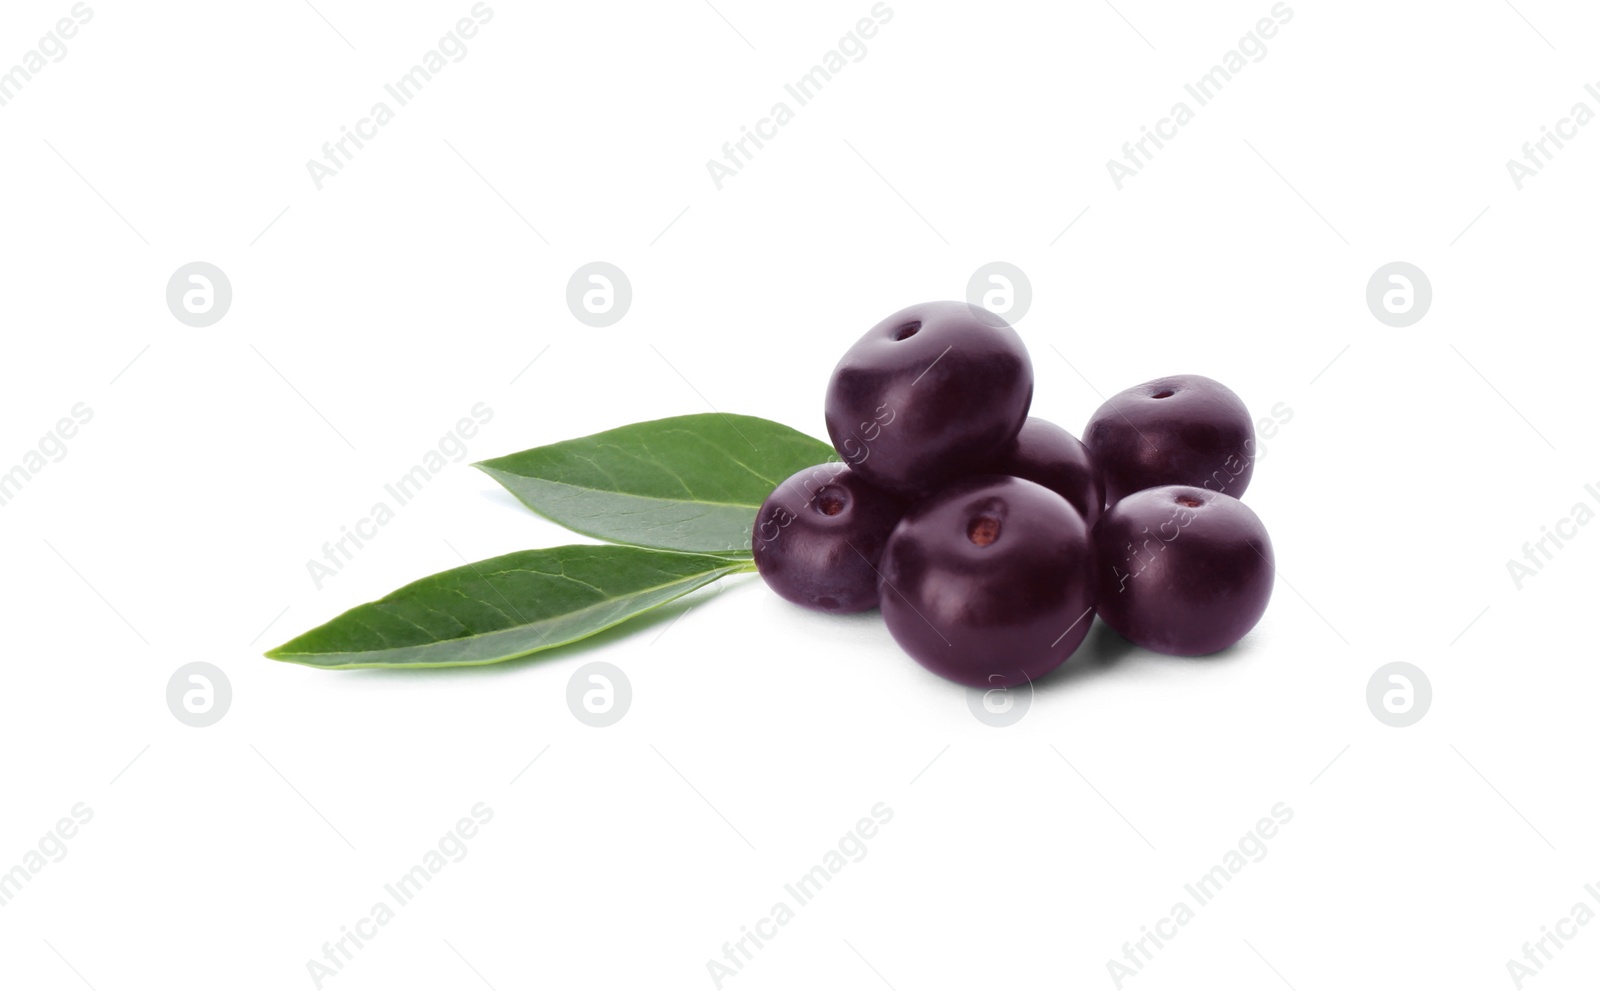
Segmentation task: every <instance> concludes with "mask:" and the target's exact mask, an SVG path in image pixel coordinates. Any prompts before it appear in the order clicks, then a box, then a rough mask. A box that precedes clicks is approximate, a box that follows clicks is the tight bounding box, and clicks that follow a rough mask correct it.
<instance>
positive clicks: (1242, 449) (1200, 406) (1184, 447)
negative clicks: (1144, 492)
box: [1083, 375, 1256, 503]
mask: <svg viewBox="0 0 1600 991" xmlns="http://www.w3.org/2000/svg"><path fill="white" fill-rule="evenodd" d="M1083 442H1084V443H1085V444H1087V445H1088V447H1089V451H1090V453H1092V454H1093V455H1094V459H1095V463H1096V464H1098V465H1099V466H1100V470H1101V471H1103V472H1104V473H1105V479H1106V498H1107V500H1108V501H1109V502H1111V503H1114V502H1116V501H1117V500H1118V499H1121V498H1123V497H1125V496H1127V495H1128V494H1130V493H1133V492H1138V491H1139V490H1140V489H1148V488H1152V487H1154V486H1157V485H1198V486H1201V487H1203V488H1209V489H1211V490H1213V491H1215V492H1221V493H1224V494H1226V495H1230V496H1233V497H1234V498H1238V497H1239V496H1242V495H1244V490H1245V487H1246V486H1248V485H1249V484H1250V476H1251V474H1252V472H1253V471H1254V468H1255V459H1256V429H1255V425H1254V424H1253V423H1251V421H1250V411H1249V410H1248V409H1246V408H1245V405H1244V402H1243V401H1241V400H1240V399H1239V397H1238V396H1236V395H1234V394H1233V390H1231V389H1229V388H1228V387H1227V386H1225V385H1223V384H1222V383H1221V382H1218V381H1215V380H1214V379H1208V378H1206V377H1205V376H1204V375H1169V376H1167V377H1166V378H1158V379H1153V380H1151V381H1149V382H1146V383H1144V384H1143V385H1136V386H1134V387H1133V388H1131V389H1124V390H1122V391H1121V392H1119V393H1117V394H1116V395H1115V396H1112V397H1111V398H1110V399H1109V400H1107V401H1106V403H1105V404H1104V405H1103V406H1101V407H1100V408H1099V409H1098V410H1096V411H1095V414H1094V416H1092V417H1090V418H1089V425H1088V426H1087V427H1085V428H1084V431H1083Z"/></svg>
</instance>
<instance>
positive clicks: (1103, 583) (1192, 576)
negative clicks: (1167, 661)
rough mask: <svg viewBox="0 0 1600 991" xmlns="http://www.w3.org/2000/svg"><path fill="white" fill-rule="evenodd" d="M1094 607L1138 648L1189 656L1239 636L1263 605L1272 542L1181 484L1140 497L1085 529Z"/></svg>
mask: <svg viewBox="0 0 1600 991" xmlns="http://www.w3.org/2000/svg"><path fill="white" fill-rule="evenodd" d="M1094 545H1095V561H1096V567H1095V575H1096V583H1097V590H1096V591H1097V595H1098V598H1097V600H1096V609H1097V610H1098V612H1099V614H1100V618H1101V619H1103V620H1105V621H1106V623H1107V624H1108V625H1110V627H1111V628H1112V629H1114V630H1116V631H1117V632H1118V633H1120V634H1122V635H1123V636H1124V637H1126V638H1127V639H1129V640H1131V641H1133V642H1134V643H1136V644H1138V645H1139V646H1141V647H1147V648H1149V649H1150V650H1155V651H1160V652H1161V653H1163V654H1180V655H1185V656H1197V655H1200V654H1210V653H1214V652H1216V651H1219V650H1222V649H1223V648H1225V647H1230V646H1232V645H1233V644H1235V643H1237V642H1238V640H1239V638H1240V637H1243V636H1244V635H1245V634H1246V633H1249V632H1250V631H1251V629H1253V628H1254V627H1255V625H1256V623H1257V621H1259V620H1260V619H1261V615H1262V614H1263V613H1265V612H1266V610H1267V600H1269V599H1271V598H1272V583H1273V557H1272V541H1271V540H1269V539H1268V538H1267V528H1266V527H1264V526H1262V524H1261V519H1260V518H1259V517H1257V516H1256V514H1255V513H1254V512H1252V511H1251V509H1250V507H1249V506H1246V505H1245V504H1244V503H1242V502H1240V501H1239V500H1237V499H1235V498H1233V497H1232V496H1226V495H1219V494H1218V493H1216V492H1213V491H1211V490H1209V489H1202V488H1197V487H1195V486H1189V485H1165V486H1161V487H1159V488H1153V489H1145V490H1143V491H1141V492H1136V493H1134V494H1133V495H1131V496H1128V497H1127V498H1125V499H1123V500H1121V501H1120V502H1118V503H1117V504H1116V505H1114V506H1112V507H1111V508H1110V509H1108V510H1106V513H1105V515H1104V516H1102V517H1101V518H1100V522H1099V523H1098V524H1096V525H1095V528H1094Z"/></svg>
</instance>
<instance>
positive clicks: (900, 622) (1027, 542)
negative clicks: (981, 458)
mask: <svg viewBox="0 0 1600 991" xmlns="http://www.w3.org/2000/svg"><path fill="white" fill-rule="evenodd" d="M879 568H880V570H881V571H882V572H883V581H882V589H881V592H882V596H881V597H882V609H883V618H884V622H885V623H887V624H888V627H889V632H890V633H891V634H893V635H894V638H895V640H896V641H898V642H899V644H900V646H901V647H903V648H905V650H906V653H908V654H910V655H911V656H912V657H914V658H916V660H917V661H918V662H919V663H921V664H922V666H923V667H925V668H927V669H928V670H930V671H933V672H934V673H936V674H940V675H943V676H944V677H946V678H949V679H951V680H952V681H958V682H961V683H962V684H964V685H977V686H981V687H985V688H1005V687H1009V686H1011V685H1018V684H1021V683H1022V682H1024V681H1029V680H1032V679H1035V678H1039V677H1041V676H1042V675H1045V674H1047V673H1049V672H1050V671H1052V670H1054V669H1055V668H1056V667H1058V666H1060V664H1061V662H1063V661H1065V660H1066V659H1067V657H1068V656H1070V655H1071V654H1072V652H1073V651H1074V650H1076V649H1077V647H1078V644H1080V643H1081V642H1083V638H1084V636H1085V634H1087V633H1088V632H1089V626H1090V624H1091V623H1092V622H1093V620H1094V617H1093V615H1092V613H1093V606H1094V596H1093V568H1092V550H1091V547H1090V543H1089V531H1088V528H1087V527H1086V526H1085V525H1084V522H1083V517H1082V516H1080V515H1079V514H1078V511H1077V510H1075V509H1073V508H1072V506H1071V504H1069V503H1068V502H1067V501H1066V500H1065V499H1063V498H1061V497H1060V496H1058V495H1056V494H1055V493H1054V492H1051V491H1050V490H1049V489H1047V488H1045V487H1043V486H1041V485H1036V484H1034V483H1033V482H1029V481H1026V480H1024V479H1020V478H1010V477H1004V476H993V475H991V476H980V477H977V478H970V479H966V480H963V481H960V482H956V483H954V484H953V485H951V486H950V487H949V488H947V489H945V490H943V491H941V492H940V493H938V494H937V495H935V496H933V497H932V498H930V499H927V500H926V501H924V502H922V503H919V504H918V505H916V506H914V507H912V509H911V511H910V512H909V513H907V514H906V517H905V518H904V519H902V520H901V521H900V525H899V526H897V527H895V529H894V533H893V534H891V535H890V537H889V545H888V546H887V547H886V548H885V549H884V552H883V562H882V563H881V564H880V565H879Z"/></svg>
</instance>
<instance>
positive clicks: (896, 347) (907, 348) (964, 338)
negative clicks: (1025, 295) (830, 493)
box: [826, 303, 1033, 495]
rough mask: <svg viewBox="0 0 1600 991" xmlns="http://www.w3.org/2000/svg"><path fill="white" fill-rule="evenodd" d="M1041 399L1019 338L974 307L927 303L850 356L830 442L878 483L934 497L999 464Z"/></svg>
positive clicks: (883, 327) (842, 369) (841, 370)
mask: <svg viewBox="0 0 1600 991" xmlns="http://www.w3.org/2000/svg"><path fill="white" fill-rule="evenodd" d="M980 315H981V316H980ZM1032 401H1033V364H1032V362H1031V361H1029V359H1028V351H1027V349H1026V348H1025V347H1024V346H1023V344H1022V338H1020V337H1018V336H1017V332H1016V331H1014V330H1012V329H1011V327H1010V326H1008V325H1007V324H1006V323H1005V322H1004V321H1003V320H1001V319H1000V318H999V317H996V316H994V315H993V314H989V313H986V312H985V311H980V310H977V309H975V308H974V307H972V306H970V305H969V304H967V303H920V304H918V305H916V306H908V307H906V308H905V309H903V310H901V311H900V312H898V313H896V314H894V315H893V316H891V317H889V318H888V319H887V320H884V321H883V322H882V323H880V324H878V325H877V326H876V327H873V328H872V329H871V330H869V331H867V333H866V334H865V335H864V336H863V337H862V338H861V339H860V340H859V341H857V342H856V343H855V345H854V346H853V347H851V348H850V350H849V351H847V352H845V356H844V358H843V359H842V360H841V361H840V362H839V365H838V367H837V368H835V369H834V370H833V378H832V379H831V380H830V381H829V383H828V397H827V406H826V415H827V421H828V436H829V437H831V438H832V439H833V446H834V448H835V449H836V450H838V452H839V455H840V457H842V458H844V460H845V461H846V462H848V463H849V464H850V465H851V467H853V468H855V470H856V471H858V472H859V473H860V474H861V475H862V476H863V477H864V478H866V479H867V480H868V481H870V482H872V483H873V484H874V485H877V486H878V487H880V488H884V489H888V490H889V491H891V492H898V493H901V494H903V495H917V494H924V493H927V492H930V491H932V490H934V489H937V488H938V487H939V486H941V485H943V484H944V483H945V482H948V481H951V480H954V479H957V478H962V477H965V476H968V475H972V474H975V473H977V472H980V471H983V470H986V469H987V468H988V467H989V466H990V465H992V464H993V462H994V460H995V458H996V457H997V456H998V455H999V454H1000V452H1001V450H1002V449H1003V448H1004V447H1005V446H1006V445H1007V444H1009V443H1010V442H1011V440H1012V438H1014V437H1015V436H1016V435H1017V431H1018V430H1019V429H1021V427H1022V422H1023V420H1025V419H1026V418H1027V416H1028V406H1029V404H1030V403H1031V402H1032Z"/></svg>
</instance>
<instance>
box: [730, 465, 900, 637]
mask: <svg viewBox="0 0 1600 991" xmlns="http://www.w3.org/2000/svg"><path fill="white" fill-rule="evenodd" d="M904 510H905V504H904V503H903V502H902V501H901V500H900V499H899V498H897V497H895V496H892V495H890V494H889V493H887V492H884V491H883V490H882V489H879V488H877V487H875V486H873V485H872V484H870V483H868V482H867V481H866V479H864V478H862V477H861V476H860V475H858V474H857V473H855V472H854V471H851V470H850V468H849V467H848V466H846V465H842V464H840V463H838V462H831V463H829V464H823V465H817V466H815V467H813V468H807V469H805V470H804V471H801V472H798V473H796V474H795V475H793V476H791V477H790V478H788V479H787V480H786V481H784V482H783V484H781V485H779V486H778V487H777V488H776V489H774V490H773V492H772V494H771V495H770V496H768V497H767V500H766V502H764V503H762V505H761V510H760V511H759V512H758V513H756V523H755V529H754V530H753V531H752V532H751V535H750V548H751V551H752V552H753V553H754V556H755V561H756V570H757V571H759V572H760V573H761V577H762V578H763V579H764V580H765V581H766V583H767V586H768V587H769V588H771V589H772V590H773V591H774V592H777V593H778V594H779V595H781V596H783V597H784V598H785V599H788V600H789V601H790V602H795V603H798V604H800V605H802V606H806V607H807V608H810V609H817V610H820V611H822V612H834V613H847V612H861V611H862V610H865V609H871V608H873V607H874V606H876V605H877V604H878V572H877V566H878V559H879V557H881V556H882V554H883V546H884V544H885V543H886V542H887V541H888V539H889V533H890V531H892V530H893V529H894V526H895V524H896V523H898V522H900V517H901V514H902V513H903V512H904Z"/></svg>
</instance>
